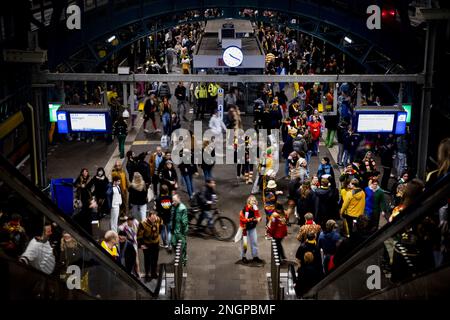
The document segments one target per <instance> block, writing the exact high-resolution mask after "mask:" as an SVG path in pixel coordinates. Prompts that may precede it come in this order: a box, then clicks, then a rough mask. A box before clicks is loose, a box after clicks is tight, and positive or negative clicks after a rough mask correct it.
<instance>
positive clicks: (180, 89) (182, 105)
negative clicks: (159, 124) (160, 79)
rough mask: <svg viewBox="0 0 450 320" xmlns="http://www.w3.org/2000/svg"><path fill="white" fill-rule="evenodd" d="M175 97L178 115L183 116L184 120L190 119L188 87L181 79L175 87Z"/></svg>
mask: <svg viewBox="0 0 450 320" xmlns="http://www.w3.org/2000/svg"><path fill="white" fill-rule="evenodd" d="M175 97H176V98H177V114H178V117H183V120H184V121H188V119H187V118H186V102H187V101H186V87H185V86H184V85H183V82H181V81H180V82H179V83H178V86H177V87H176V89H175ZM181 110H183V111H181Z"/></svg>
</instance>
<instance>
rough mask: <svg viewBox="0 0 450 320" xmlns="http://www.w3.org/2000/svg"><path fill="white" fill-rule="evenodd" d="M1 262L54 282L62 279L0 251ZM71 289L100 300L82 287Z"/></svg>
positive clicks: (89, 297)
mask: <svg viewBox="0 0 450 320" xmlns="http://www.w3.org/2000/svg"><path fill="white" fill-rule="evenodd" d="M0 263H6V264H8V265H13V266H14V267H15V268H22V269H25V270H27V272H30V273H33V274H35V275H39V277H41V278H45V279H51V280H53V281H54V282H60V281H61V280H60V279H59V278H58V277H57V276H56V275H52V274H46V273H44V272H42V271H41V270H39V269H36V268H33V267H32V266H30V265H28V264H25V263H21V262H20V261H18V260H15V259H13V258H11V257H8V256H6V255H3V254H1V253H0ZM3 276H6V275H3ZM71 291H76V292H77V294H79V295H81V296H86V298H88V299H91V300H98V298H97V297H95V296H92V295H90V294H89V293H88V292H86V291H83V290H81V289H71Z"/></svg>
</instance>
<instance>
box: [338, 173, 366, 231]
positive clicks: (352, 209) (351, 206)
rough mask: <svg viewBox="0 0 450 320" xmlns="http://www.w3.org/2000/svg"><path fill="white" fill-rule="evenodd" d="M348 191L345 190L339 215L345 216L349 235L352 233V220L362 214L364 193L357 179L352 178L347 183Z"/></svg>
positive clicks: (364, 203) (364, 201) (364, 200)
mask: <svg viewBox="0 0 450 320" xmlns="http://www.w3.org/2000/svg"><path fill="white" fill-rule="evenodd" d="M348 186H349V189H350V191H349V192H347V194H346V198H345V199H344V200H343V203H342V207H341V216H342V217H344V218H345V222H346V223H347V227H348V231H349V235H350V236H351V235H352V233H353V221H354V220H356V219H357V218H358V217H359V216H360V215H363V214H364V209H365V206H366V195H365V193H364V191H363V190H362V189H361V188H360V187H359V181H358V179H355V178H353V179H352V180H351V181H350V183H349V185H348Z"/></svg>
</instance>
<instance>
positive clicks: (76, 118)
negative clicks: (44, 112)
mask: <svg viewBox="0 0 450 320" xmlns="http://www.w3.org/2000/svg"><path fill="white" fill-rule="evenodd" d="M70 127H71V128H72V131H78V132H106V114H105V113H70Z"/></svg>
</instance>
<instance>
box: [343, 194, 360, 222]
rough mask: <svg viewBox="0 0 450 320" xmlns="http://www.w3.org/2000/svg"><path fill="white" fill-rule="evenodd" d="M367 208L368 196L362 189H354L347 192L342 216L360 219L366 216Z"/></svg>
mask: <svg viewBox="0 0 450 320" xmlns="http://www.w3.org/2000/svg"><path fill="white" fill-rule="evenodd" d="M365 206H366V195H365V193H364V191H363V190H362V189H353V190H351V192H350V191H349V192H347V195H346V197H345V198H344V203H343V204H342V208H341V215H342V214H347V215H349V216H351V217H355V218H357V217H359V216H360V215H362V214H364V208H365Z"/></svg>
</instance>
